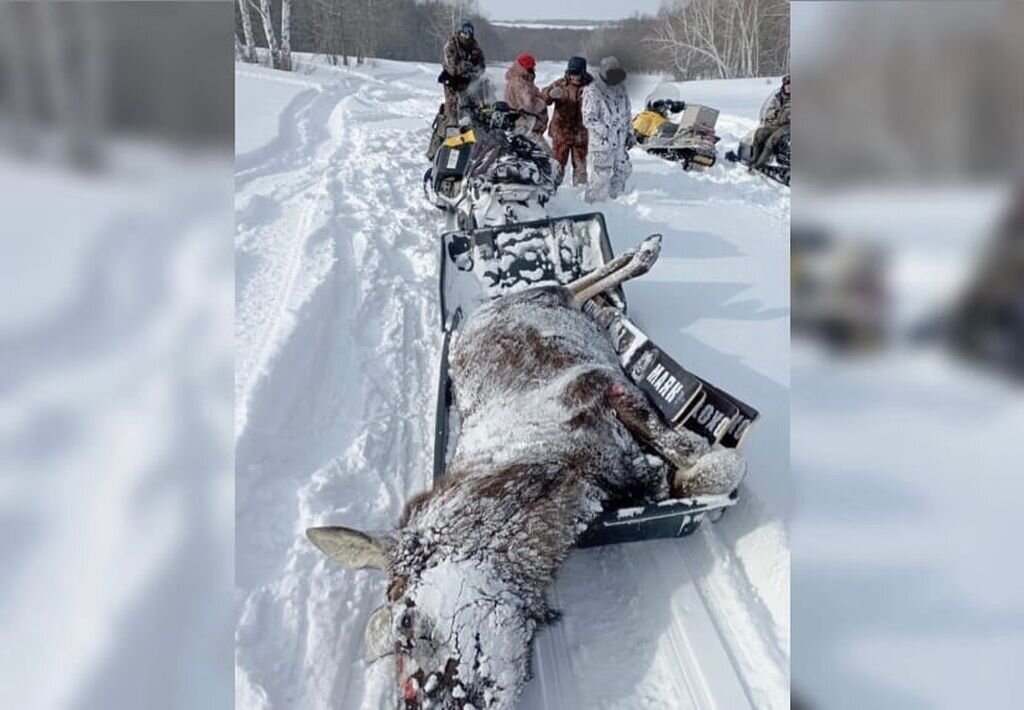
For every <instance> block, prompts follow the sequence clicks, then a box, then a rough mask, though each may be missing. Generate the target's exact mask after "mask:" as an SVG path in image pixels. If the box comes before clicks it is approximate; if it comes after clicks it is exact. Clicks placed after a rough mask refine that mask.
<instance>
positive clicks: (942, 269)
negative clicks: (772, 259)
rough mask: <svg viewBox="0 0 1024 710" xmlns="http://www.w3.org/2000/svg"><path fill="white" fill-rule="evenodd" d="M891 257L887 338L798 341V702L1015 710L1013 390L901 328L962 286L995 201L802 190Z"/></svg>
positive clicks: (958, 195)
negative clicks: (874, 345)
mask: <svg viewBox="0 0 1024 710" xmlns="http://www.w3.org/2000/svg"><path fill="white" fill-rule="evenodd" d="M798 192H799V194H798V198H797V199H798V203H797V214H798V215H799V217H800V219H801V223H813V224H815V225H818V226H822V227H825V228H826V229H829V230H832V231H833V232H834V233H835V234H836V236H837V237H841V238H846V239H870V240H872V241H874V242H875V243H877V244H880V245H882V246H883V247H884V248H885V249H886V251H887V253H888V257H889V269H888V274H889V278H888V282H889V284H890V288H891V290H892V301H893V310H892V313H891V325H892V340H891V342H890V343H889V345H888V347H887V348H886V349H885V350H884V351H883V352H881V353H878V354H876V355H867V356H861V357H846V358H837V357H834V356H830V355H829V354H828V353H825V352H822V351H821V350H820V349H819V348H817V347H816V346H814V345H812V344H810V343H806V342H801V341H794V347H793V401H792V433H793V442H794V443H793V450H792V459H793V474H794V477H795V479H796V482H797V487H798V488H797V490H798V492H799V493H798V497H797V510H796V515H795V516H794V522H793V528H792V532H793V556H794V560H795V570H794V582H795V585H794V594H793V606H794V609H796V610H797V620H796V637H795V639H794V647H795V658H794V664H793V668H794V676H793V688H794V692H795V693H798V694H800V695H801V697H804V698H806V699H808V700H809V701H810V702H811V703H812V706H813V707H828V708H843V709H845V708H850V709H854V708H866V707H872V708H881V707H899V708H958V707H965V706H971V707H986V708H1013V707H1018V706H1019V705H1020V699H1019V689H1018V686H1019V680H1018V679H1019V671H1020V664H1021V660H1022V659H1024V634H1022V633H1021V619H1022V618H1024V602H1022V598H1021V594H1020V590H1021V586H1022V582H1024V565H1022V564H1021V555H1020V551H1019V545H1018V543H1017V536H1016V534H1015V525H1016V522H1017V521H1018V520H1019V518H1020V514H1019V513H1020V499H1021V496H1022V494H1024V479H1022V477H1021V476H1020V473H1019V469H1020V464H1019V460H1020V443H1019V442H1020V438H1019V437H1020V432H1021V431H1022V427H1024V397H1022V394H1021V391H1020V389H1019V388H1018V387H1014V386H1012V385H1011V384H1010V383H1009V382H1007V381H1006V380H1004V379H1002V378H1000V377H997V376H995V375H993V374H990V373H986V372H984V371H982V370H979V369H975V368H968V367H967V366H965V365H964V364H963V363H961V362H959V361H957V360H956V359H954V358H952V357H950V355H949V354H948V353H946V352H944V351H942V350H940V349H939V348H938V347H936V346H935V345H920V344H914V343H913V342H912V341H911V340H910V339H909V338H908V333H909V332H910V331H911V330H912V329H913V328H914V326H915V324H917V325H919V324H920V323H921V322H922V320H923V319H926V318H929V317H933V316H935V315H936V314H937V313H938V312H940V311H941V309H942V308H943V307H944V306H945V305H947V304H948V303H949V302H950V300H951V299H952V298H953V297H954V296H955V295H956V293H957V291H958V290H959V288H960V286H961V285H962V284H963V283H964V280H965V279H966V278H968V277H969V276H970V275H971V272H972V268H973V267H975V266H976V259H977V257H978V253H979V247H981V246H982V245H983V244H984V243H985V240H987V239H988V238H989V237H990V235H991V233H992V230H993V229H994V228H995V224H996V220H998V219H999V218H1000V215H1001V213H1002V210H1003V209H1005V206H1006V204H1007V199H1006V198H1007V194H1006V190H1005V189H1003V188H1002V187H1000V186H998V185H996V186H988V187H986V186H973V187H971V188H970V189H966V188H958V187H947V188H923V187H919V188H915V189H900V188H894V189H884V188H877V187H876V188H865V189H863V190H859V191H856V192H839V193H835V194H826V195H816V194H814V193H813V192H811V191H810V190H807V191H805V190H804V189H803V187H800V188H799V189H798Z"/></svg>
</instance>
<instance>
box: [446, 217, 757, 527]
mask: <svg viewBox="0 0 1024 710" xmlns="http://www.w3.org/2000/svg"><path fill="white" fill-rule="evenodd" d="M612 256H613V255H612V249H611V243H610V241H609V239H608V231H607V228H606V227H605V222H604V217H603V216H602V215H601V214H600V213H590V214H579V215H571V216H567V217H558V218H549V219H542V220H536V221H533V222H526V223H521V224H506V225H500V226H495V227H486V228H479V229H471V230H461V231H454V232H448V233H446V234H444V235H443V236H442V238H441V294H440V296H441V319H442V320H441V327H442V329H443V331H444V341H443V345H442V351H441V369H440V381H439V384H438V400H437V418H436V429H435V439H434V477H435V479H436V478H439V477H441V476H443V475H444V474H445V471H446V469H447V464H448V461H449V460H450V458H451V456H452V455H453V454H454V452H455V449H456V444H457V441H458V436H459V422H458V416H457V414H456V412H455V408H454V407H453V406H452V405H453V401H454V400H453V393H452V383H451V380H450V377H449V368H448V346H449V343H450V342H451V339H452V338H453V336H454V335H455V334H456V333H457V332H458V330H459V327H460V326H461V324H462V323H463V322H464V321H465V319H466V318H467V317H468V316H469V315H470V314H471V313H472V312H473V311H474V310H475V309H476V308H478V307H479V306H480V305H482V304H484V303H486V302H487V301H489V300H492V299H495V298H498V297H499V296H502V295H504V294H507V293H513V292H517V291H521V290H523V289H526V288H531V287H535V286H543V285H551V284H568V283H571V282H572V281H574V280H576V279H578V278H580V277H581V276H584V275H586V274H588V273H590V272H591V271H593V270H595V269H597V268H599V267H600V266H602V265H603V264H605V263H607V262H608V261H610V260H611V259H612ZM601 298H602V299H604V301H603V303H601V304H600V305H601V306H603V307H605V308H609V309H610V310H611V311H612V312H614V314H615V317H614V318H613V319H612V320H611V321H610V322H609V323H606V324H603V325H604V326H605V327H607V328H608V330H609V335H610V337H611V338H612V342H613V344H614V345H615V347H616V350H617V352H619V353H620V359H621V362H622V364H623V367H624V368H625V370H626V372H627V373H628V374H630V377H631V378H632V379H633V380H634V381H635V382H637V384H638V385H639V386H640V387H641V389H643V390H644V392H645V393H647V395H648V397H649V398H651V400H652V402H653V403H654V404H655V406H656V407H657V408H658V410H659V411H660V412H661V413H662V415H663V417H664V418H665V420H666V422H668V423H669V424H670V425H671V426H685V427H687V428H688V429H691V430H693V431H696V432H698V433H700V434H701V435H702V436H705V437H706V438H707V439H708V441H709V442H712V443H715V442H717V445H719V446H725V447H733V448H735V447H736V446H738V445H739V444H740V442H741V441H742V439H743V437H744V435H745V434H746V432H747V431H748V430H749V427H750V425H751V424H752V423H753V422H754V421H755V420H756V419H757V418H758V413H757V411H756V410H755V409H753V408H752V407H750V406H749V405H746V404H744V403H742V402H740V401H739V400H736V399H735V398H734V397H731V396H730V395H728V394H727V393H725V392H723V391H722V390H720V389H718V388H717V387H714V386H713V385H711V384H710V383H708V382H706V381H705V380H702V379H701V378H699V377H697V376H696V375H693V374H692V373H689V372H687V371H686V370H685V369H684V368H683V367H682V366H680V365H679V364H678V363H676V362H675V361H674V360H672V359H671V358H670V357H668V356H667V355H666V354H665V353H664V352H663V351H661V350H660V349H659V348H658V347H657V346H656V345H655V344H654V343H653V342H651V341H650V339H649V338H648V337H647V336H646V335H645V334H644V333H643V331H642V330H641V329H640V328H639V327H638V326H637V325H636V324H635V323H634V322H633V321H631V320H629V319H628V317H627V316H626V301H625V296H624V294H623V292H622V290H621V289H615V290H613V291H611V292H608V293H606V294H602V297H601ZM591 305H592V304H588V306H591ZM593 305H597V304H593ZM598 322H599V324H600V323H601V321H600V320H598ZM667 393H672V396H666V395H667ZM680 393H682V396H678V395H679V394H680ZM737 500H738V493H737V492H736V491H733V492H732V493H731V494H727V495H706V496H697V497H694V498H687V499H674V500H667V501H661V502H659V503H657V504H649V505H647V504H641V505H637V506H630V507H623V508H618V509H611V510H606V511H605V512H604V513H603V514H602V515H601V516H600V517H599V518H598V519H597V520H596V521H595V522H594V523H593V524H592V525H591V526H590V527H589V528H588V529H587V531H586V532H585V533H584V534H583V537H582V538H581V540H580V542H579V545H580V546H581V547H589V546H595V545H607V544H612V543H618V542H632V541H638V540H648V539H655V538H664V537H681V536H683V535H688V534H690V533H692V532H694V531H695V530H696V529H697V528H698V527H699V526H700V524H701V522H702V521H703V520H704V519H705V518H708V519H710V520H712V521H714V520H717V519H718V517H720V516H721V515H722V514H723V513H724V511H725V509H726V508H728V507H730V506H732V505H735V503H736V502H737Z"/></svg>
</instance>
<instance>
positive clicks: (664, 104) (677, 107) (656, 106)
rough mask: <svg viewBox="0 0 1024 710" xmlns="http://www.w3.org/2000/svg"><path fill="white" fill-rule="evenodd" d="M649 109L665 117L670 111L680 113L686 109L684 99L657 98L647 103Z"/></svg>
mask: <svg viewBox="0 0 1024 710" xmlns="http://www.w3.org/2000/svg"><path fill="white" fill-rule="evenodd" d="M647 109H648V110H649V111H656V112H657V113H660V114H661V115H662V116H665V117H666V118H667V117H668V115H669V114H670V113H682V112H683V111H685V110H686V102H685V101H673V100H672V99H659V100H657V101H651V102H650V103H648V104H647Z"/></svg>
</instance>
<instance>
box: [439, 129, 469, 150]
mask: <svg viewBox="0 0 1024 710" xmlns="http://www.w3.org/2000/svg"><path fill="white" fill-rule="evenodd" d="M470 143H476V134H475V133H473V129H472V128H470V129H469V130H468V131H463V132H462V133H459V134H458V135H455V136H452V137H451V138H445V139H444V144H443V145H445V146H447V147H448V148H458V147H459V146H460V145H469V144H470Z"/></svg>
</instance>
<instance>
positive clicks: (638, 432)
mask: <svg viewBox="0 0 1024 710" xmlns="http://www.w3.org/2000/svg"><path fill="white" fill-rule="evenodd" d="M607 396H608V404H609V405H610V406H611V408H612V410H613V411H614V412H615V415H616V416H617V417H618V418H619V421H621V422H622V423H623V425H624V426H625V427H626V429H628V430H629V433H630V434H632V435H633V436H634V437H636V438H637V439H638V440H639V441H641V442H643V443H645V444H647V445H648V446H650V447H651V448H653V449H654V450H655V451H658V452H659V453H661V454H662V455H664V456H665V458H667V459H668V460H669V461H670V462H671V463H672V464H673V465H674V466H676V467H677V468H682V469H688V468H690V467H691V466H693V465H694V464H695V463H697V460H698V459H699V458H700V457H701V456H703V455H704V454H706V453H708V452H709V451H710V450H711V447H710V446H709V445H708V442H707V441H706V440H705V439H704V438H703V437H700V436H698V435H697V434H694V433H693V432H689V431H686V432H679V431H676V430H675V429H672V428H671V427H669V426H668V425H667V424H665V422H663V421H662V419H661V417H660V416H659V415H658V413H657V412H656V411H655V410H654V407H653V406H652V405H651V403H650V402H649V401H648V400H647V398H646V397H645V396H644V394H643V392H641V391H640V390H638V389H636V387H634V386H632V385H631V384H625V383H623V382H621V381H616V382H613V383H612V384H611V385H610V387H609V388H608V395H607Z"/></svg>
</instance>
